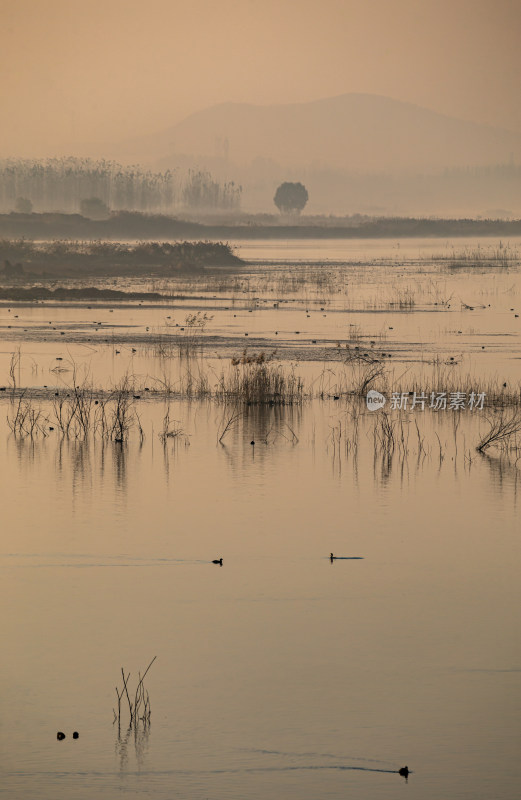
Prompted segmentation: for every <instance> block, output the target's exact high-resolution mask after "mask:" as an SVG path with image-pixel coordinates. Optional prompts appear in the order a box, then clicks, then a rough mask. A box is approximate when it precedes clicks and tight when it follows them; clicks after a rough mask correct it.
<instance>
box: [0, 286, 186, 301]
mask: <svg viewBox="0 0 521 800" xmlns="http://www.w3.org/2000/svg"><path fill="white" fill-rule="evenodd" d="M176 299H178V298H177V297H176V296H174V295H164V294H160V293H159V292H123V291H120V290H118V289H97V288H96V287H95V286H86V287H84V288H82V289H66V288H65V287H63V286H59V287H57V288H56V289H46V288H44V287H43V286H29V287H26V288H23V287H17V286H11V287H9V288H7V289H2V288H0V300H12V301H13V302H22V303H23V302H24V301H31V300H42V301H46V300H50V301H53V300H72V301H74V300H92V301H93V302H96V301H99V300H110V301H116V302H117V301H120V302H121V301H123V302H125V301H135V300H138V301H144V302H161V301H162V300H176Z"/></svg>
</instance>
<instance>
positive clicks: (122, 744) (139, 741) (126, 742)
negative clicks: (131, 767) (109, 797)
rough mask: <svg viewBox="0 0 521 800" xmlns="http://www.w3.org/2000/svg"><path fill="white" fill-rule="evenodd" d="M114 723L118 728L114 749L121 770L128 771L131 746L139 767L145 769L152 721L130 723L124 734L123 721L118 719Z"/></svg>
mask: <svg viewBox="0 0 521 800" xmlns="http://www.w3.org/2000/svg"><path fill="white" fill-rule="evenodd" d="M114 724H115V725H116V730H117V733H116V741H115V744H114V750H115V753H116V757H117V759H118V761H119V769H120V772H126V771H127V768H128V761H129V749H130V748H132V749H133V752H134V755H135V758H136V762H137V765H138V769H139V770H141V769H144V767H145V766H146V756H147V753H148V749H149V737H150V723H146V722H141V721H139V722H137V723H135V724H130V725H129V726H128V727H127V729H126V731H125V732H124V733H123V734H122V732H121V722H120V721H119V720H118V721H117V722H115V723H114Z"/></svg>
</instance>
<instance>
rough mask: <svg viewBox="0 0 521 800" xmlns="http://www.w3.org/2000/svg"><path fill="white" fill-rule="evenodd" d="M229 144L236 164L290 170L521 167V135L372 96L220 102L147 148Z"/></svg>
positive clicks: (202, 149)
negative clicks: (269, 163)
mask: <svg viewBox="0 0 521 800" xmlns="http://www.w3.org/2000/svg"><path fill="white" fill-rule="evenodd" d="M225 140H228V157H229V159H230V161H231V162H234V163H238V164H248V163H249V162H251V161H253V160H255V159H257V158H265V159H272V160H274V161H276V162H278V163H280V164H281V165H282V166H289V167H297V166H303V165H309V164H311V163H314V164H316V165H317V166H319V165H320V166H322V167H328V166H330V167H333V168H336V169H338V168H341V169H360V170H364V171H365V170H369V171H380V170H395V169H396V170H402V169H418V168H420V169H438V168H443V167H445V166H462V165H471V166H473V165H485V164H498V163H506V162H508V161H510V160H511V159H512V158H513V159H514V160H515V161H516V162H517V163H519V162H520V161H521V134H519V133H516V132H514V131H508V130H503V129H502V128H499V127H498V128H496V127H490V126H486V125H481V124H478V123H474V122H467V121H465V120H460V119H457V118H454V117H449V116H446V115H444V114H439V113H437V112H435V111H430V110H428V109H425V108H421V107H420V106H416V105H413V104H411V103H405V102H402V101H399V100H393V99H391V98H389V97H383V96H379V95H369V94H344V95H340V96H338V97H331V98H326V99H323V100H316V101H313V102H309V103H292V104H288V105H266V106H259V105H252V104H248V103H221V104H219V105H216V106H212V107H211V108H208V109H204V110H202V111H198V112H196V113H194V114H191V115H190V116H189V117H187V118H186V119H185V120H183V121H182V122H180V123H178V124H177V125H175V126H173V127H172V128H169V129H168V130H167V131H163V132H161V133H158V134H157V136H148V137H146V146H147V150H148V151H149V157H151V156H152V155H153V153H154V150H155V154H156V156H157V157H159V156H171V157H175V155H192V156H196V157H205V156H206V157H212V158H213V157H215V156H217V157H225V155H226V152H225V149H224V141H225ZM166 142H169V143H170V145H169V147H168V150H169V152H165V143H166ZM142 144H143V145H144V144H145V139H144V137H143V139H142ZM163 160H164V159H163Z"/></svg>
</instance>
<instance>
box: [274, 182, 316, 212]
mask: <svg viewBox="0 0 521 800" xmlns="http://www.w3.org/2000/svg"><path fill="white" fill-rule="evenodd" d="M307 201H308V190H307V189H306V187H305V186H304V184H302V183H288V182H286V183H281V184H280V186H279V188H278V189H277V191H276V192H275V197H274V198H273V202H274V203H275V205H276V206H277V208H278V209H279V211H280V212H281V213H282V214H292V213H295V212H296V213H297V214H300V212H301V211H302V209H303V208H304V206H305V205H306V203H307Z"/></svg>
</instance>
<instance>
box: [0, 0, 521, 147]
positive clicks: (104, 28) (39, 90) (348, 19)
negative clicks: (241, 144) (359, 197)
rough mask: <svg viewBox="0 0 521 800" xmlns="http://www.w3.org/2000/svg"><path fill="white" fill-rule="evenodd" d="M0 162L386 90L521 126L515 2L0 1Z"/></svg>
mask: <svg viewBox="0 0 521 800" xmlns="http://www.w3.org/2000/svg"><path fill="white" fill-rule="evenodd" d="M0 10H1V20H0V23H1V24H0V123H1V124H0V156H5V155H50V154H55V153H60V152H63V150H64V147H66V149H67V150H68V151H69V152H71V151H72V150H73V146H74V144H75V143H84V142H93V143H99V142H104V141H119V140H121V139H125V138H128V137H131V136H134V135H140V134H143V133H153V132H155V131H158V130H161V129H162V128H165V127H168V126H169V125H172V124H175V123H176V122H177V121H178V120H180V119H182V118H183V117H184V116H186V115H187V114H189V113H190V112H192V111H196V110H198V109H201V108H205V107H207V106H209V105H213V104H215V103H219V102H225V101H235V102H242V101H246V102H252V103H285V102H300V101H306V100H314V99H318V98H320V97H327V96H332V95H337V94H342V93H344V92H353V91H355V92H370V93H375V94H384V95H388V96H390V97H394V98H396V99H399V100H406V101H411V102H414V103H417V104H419V105H424V106H427V107H429V108H432V109H434V110H436V111H441V112H444V113H447V114H452V115H457V116H462V117H465V118H466V119H474V120H476V121H479V122H486V123H490V124H496V125H500V126H502V127H509V128H512V129H515V130H519V131H521V92H520V91H519V90H520V83H521V81H520V77H521V47H520V45H519V33H520V30H521V0H320V2H318V1H317V0H262V1H260V0H219V2H215V0H189V1H188V0H83V1H82V2H79V1H78V0H0Z"/></svg>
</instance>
